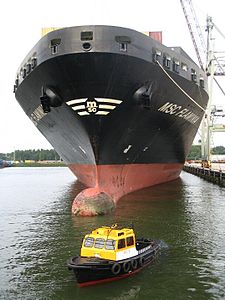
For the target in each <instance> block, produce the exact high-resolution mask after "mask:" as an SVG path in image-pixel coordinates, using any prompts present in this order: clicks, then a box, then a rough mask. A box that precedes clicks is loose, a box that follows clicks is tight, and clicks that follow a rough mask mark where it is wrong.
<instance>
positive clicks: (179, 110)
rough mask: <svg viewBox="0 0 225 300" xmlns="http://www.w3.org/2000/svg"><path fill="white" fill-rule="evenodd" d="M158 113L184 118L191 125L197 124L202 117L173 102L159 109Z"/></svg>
mask: <svg viewBox="0 0 225 300" xmlns="http://www.w3.org/2000/svg"><path fill="white" fill-rule="evenodd" d="M158 111H160V112H163V113H165V114H169V115H174V116H175V117H178V118H182V119H184V120H186V121H188V122H189V123H191V124H195V123H196V122H197V121H198V120H199V119H200V117H199V116H197V115H196V114H195V113H193V112H192V111H191V110H189V109H188V108H183V106H182V105H177V104H175V103H173V102H167V103H165V104H163V105H162V106H161V107H159V108H158Z"/></svg>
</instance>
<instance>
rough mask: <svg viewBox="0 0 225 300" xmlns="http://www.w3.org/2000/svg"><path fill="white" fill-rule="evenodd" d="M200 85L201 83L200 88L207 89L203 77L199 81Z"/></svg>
mask: <svg viewBox="0 0 225 300" xmlns="http://www.w3.org/2000/svg"><path fill="white" fill-rule="evenodd" d="M199 83H200V87H202V88H204V87H205V82H204V79H203V78H202V77H201V78H200V79H199Z"/></svg>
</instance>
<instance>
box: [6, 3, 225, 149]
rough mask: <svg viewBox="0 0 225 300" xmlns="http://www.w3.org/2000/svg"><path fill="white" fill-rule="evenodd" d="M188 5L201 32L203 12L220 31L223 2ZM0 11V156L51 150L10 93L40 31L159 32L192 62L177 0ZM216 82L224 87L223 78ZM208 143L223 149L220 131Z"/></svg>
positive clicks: (224, 136) (13, 6)
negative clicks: (97, 27)
mask: <svg viewBox="0 0 225 300" xmlns="http://www.w3.org/2000/svg"><path fill="white" fill-rule="evenodd" d="M192 2H193V3H194V5H195V11H196V15H197V17H198V20H199V23H200V25H201V26H202V30H204V26H205V20H206V15H207V14H208V15H210V16H212V17H213V20H214V22H215V23H216V24H217V26H218V27H219V28H220V30H222V31H223V29H224V28H225V18H224V12H225V1H224V0H213V1H212V0H192ZM0 11H1V18H0V62H1V73H0V82H1V94H0V97H1V99H0V103H1V106H0V153H1V152H3V153H4V152H11V151H13V150H14V149H38V148H44V149H47V148H52V147H51V145H50V144H49V143H48V142H47V141H46V139H45V138H44V137H43V136H42V135H41V133H39V131H38V130H37V129H36V127H35V126H34V125H33V123H32V122H31V121H30V120H29V119H28V117H27V116H26V115H25V113H24V112H23V110H22V109H21V107H20V106H19V104H18V103H17V101H16V99H15V96H14V94H13V84H14V80H15V74H16V71H17V68H18V67H19V65H20V63H21V62H22V60H23V59H24V58H25V56H26V55H27V53H28V52H29V50H31V48H32V47H33V46H34V45H35V44H36V43H37V41H38V40H39V39H40V37H41V28H42V27H67V26H76V25H92V24H93V25H96V24H98V25H102V24H103V25H114V26H122V27H128V28H132V29H135V30H138V31H141V32H144V31H158V30H161V31H163V43H164V44H165V45H167V46H181V47H182V48H183V49H184V50H185V51H186V52H187V53H188V54H189V55H190V56H192V57H193V58H194V59H195V52H194V48H193V45H192V41H191V38H190V34H189V31H188V28H187V24H186V22H185V18H184V15H183V11H182V8H181V5H180V1H179V0H164V1H163V0H157V1H155V0H139V1H132V0H113V1H108V0H73V1H72V0H63V1H62V0H60V1H58V0H38V1H32V0H19V1H14V0H7V1H1V10H0ZM224 31H225V30H224ZM224 31H223V33H225V32H224ZM219 46H220V47H219V48H220V49H218V50H219V51H225V40H223V43H222V44H219ZM224 55H225V54H224ZM195 60H196V59H195ZM220 82H221V83H222V84H223V87H224V89H225V80H224V78H223V79H220ZM216 102H217V103H216V104H219V105H220V104H221V105H222V104H224V105H225V97H224V96H222V94H218V95H217V96H216ZM223 119H225V118H223ZM224 123H225V120H224ZM214 144H215V145H220V144H223V145H225V133H220V134H217V136H216V137H215V139H214Z"/></svg>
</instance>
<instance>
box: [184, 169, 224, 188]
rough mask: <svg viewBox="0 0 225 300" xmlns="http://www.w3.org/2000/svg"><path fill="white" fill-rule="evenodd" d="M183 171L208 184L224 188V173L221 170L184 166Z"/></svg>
mask: <svg viewBox="0 0 225 300" xmlns="http://www.w3.org/2000/svg"><path fill="white" fill-rule="evenodd" d="M183 170H184V171H185V172H188V173H191V174H193V175H196V176H198V177H201V178H203V179H205V180H207V181H209V182H212V183H215V184H218V185H219V186H222V187H225V172H224V171H222V170H214V169H209V168H202V167H198V166H192V165H187V164H185V165H184V168H183Z"/></svg>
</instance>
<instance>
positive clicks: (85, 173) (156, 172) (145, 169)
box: [69, 164, 183, 202]
mask: <svg viewBox="0 0 225 300" xmlns="http://www.w3.org/2000/svg"><path fill="white" fill-rule="evenodd" d="M69 168H70V170H71V171H72V172H73V173H74V174H75V175H76V177H77V179H78V180H79V181H80V182H82V183H83V184H84V185H86V186H87V187H91V188H98V190H99V191H102V192H105V193H106V194H108V195H110V196H111V197H112V198H113V200H114V201H115V202H116V201H117V200H118V199H119V198H121V197H122V196H123V195H126V194H128V193H131V192H133V191H136V190H139V189H142V188H145V187H149V186H153V185H156V184H160V183H163V182H168V181H171V180H174V179H176V178H178V177H179V175H180V173H181V170H182V168H183V164H128V165H78V164H70V165H69Z"/></svg>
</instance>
